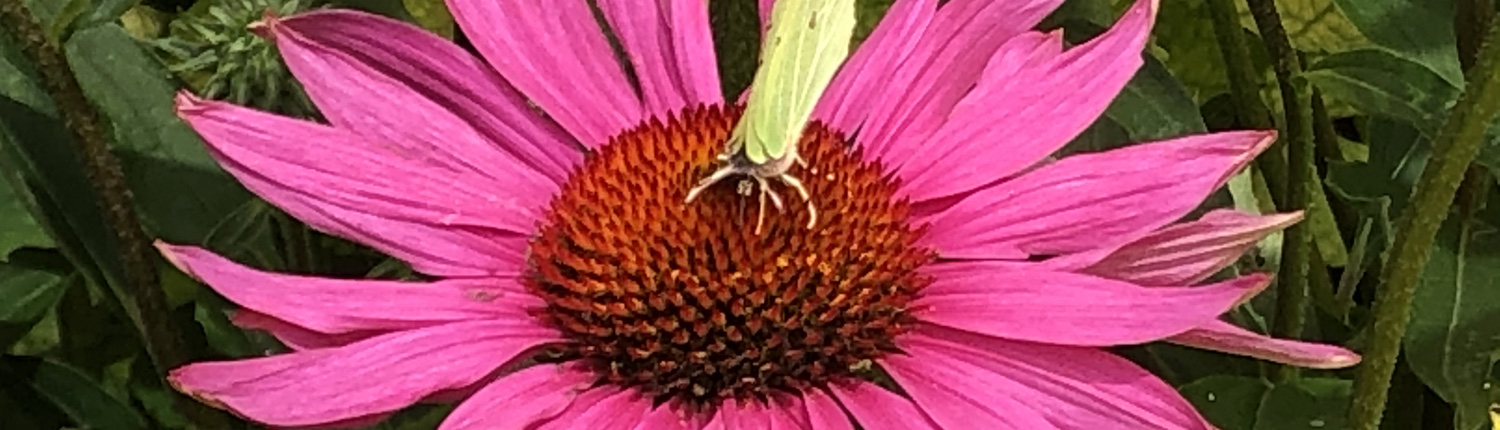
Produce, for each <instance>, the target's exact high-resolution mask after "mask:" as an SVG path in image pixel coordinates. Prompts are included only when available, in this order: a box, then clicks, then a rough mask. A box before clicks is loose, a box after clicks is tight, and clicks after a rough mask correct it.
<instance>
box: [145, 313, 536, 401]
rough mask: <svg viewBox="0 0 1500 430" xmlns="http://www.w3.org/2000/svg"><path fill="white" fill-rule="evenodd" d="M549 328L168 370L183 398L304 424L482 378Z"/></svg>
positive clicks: (403, 340)
mask: <svg viewBox="0 0 1500 430" xmlns="http://www.w3.org/2000/svg"><path fill="white" fill-rule="evenodd" d="M559 336H560V334H559V333H557V332H556V331H554V330H550V329H544V328H538V327H535V326H534V325H530V324H527V325H518V324H515V323H513V322H508V321H466V322H458V323H452V324H446V325H440V326H434V327H427V328H422V329H417V330H408V331H402V332H396V333H391V334H386V335H382V336H378V337H374V338H370V339H367V340H364V341H360V342H358V343H354V344H351V345H348V346H344V347H339V348H333V349H317V350H308V351H301V352H295V353H290V354H282V355H276V356H271V357H265V358H254V359H248V360H238V361H223V362H206V363H195V364H190V365H187V366H183V367H180V368H177V369H176V370H173V371H172V374H171V376H170V377H169V381H170V382H171V383H172V385H173V386H174V387H176V388H177V389H178V390H179V391H182V392H183V393H187V394H189V395H191V396H193V397H195V398H198V399H200V400H202V401H204V402H205V403H208V404H211V405H215V406H219V407H222V408H224V409H227V410H229V411H232V412H234V413H235V414H237V415H240V416H243V417H246V418H248V419H251V420H255V421H257V422H261V423H264V424H268V425H272V426H310V425H318V424H326V423H333V422H338V421H343V420H348V419H353V418H359V417H363V416H367V415H371V414H376V413H382V412H389V411H394V410H397V409H400V408H403V407H406V406H409V405H411V404H413V403H416V402H417V401H419V400H421V399H422V398H423V397H425V396H427V395H428V394H432V393H434V392H437V391H439V390H444V389H451V388H457V387H462V386H465V385H468V384H472V383H474V382H475V381H477V380H479V379H480V378H483V377H484V376H485V375H486V374H488V373H489V372H490V371H491V370H493V369H495V368H497V367H499V366H501V365H504V364H505V363H506V362H507V361H510V360H511V359H512V358H514V357H516V356H517V355H518V354H521V353H522V352H524V351H526V350H528V349H531V348H533V347H536V346H538V345H541V344H544V343H547V342H555V341H558V339H559Z"/></svg>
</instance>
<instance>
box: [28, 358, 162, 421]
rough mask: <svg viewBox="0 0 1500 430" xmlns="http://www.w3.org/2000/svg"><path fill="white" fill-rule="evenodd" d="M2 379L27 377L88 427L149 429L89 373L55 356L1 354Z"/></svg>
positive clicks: (45, 396) (38, 390) (39, 391)
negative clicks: (48, 357)
mask: <svg viewBox="0 0 1500 430" xmlns="http://www.w3.org/2000/svg"><path fill="white" fill-rule="evenodd" d="M0 377H3V378H0V379H9V380H11V381H24V383H25V384H26V385H27V386H29V387H30V388H31V389H32V390H33V391H34V393H35V395H36V396H38V397H39V398H41V399H46V400H47V401H48V402H50V403H51V404H52V405H54V406H56V407H57V408H58V409H60V410H62V411H63V412H64V413H66V414H67V415H68V417H69V418H71V419H72V421H73V422H74V424H75V425H77V426H78V427H82V428H86V429H100V430H137V429H141V430H144V429H146V428H147V427H146V420H145V419H144V418H142V417H141V415H140V414H139V413H136V411H135V410H134V409H132V408H131V407H130V406H129V405H128V404H127V403H126V402H124V401H122V400H121V399H119V398H117V397H115V396H113V395H110V394H109V393H107V392H105V391H104V389H103V387H101V386H100V385H99V383H98V382H97V381H95V380H93V379H92V378H90V377H89V376H88V375H87V374H85V373H83V372H81V371H79V370H78V369H76V368H73V367H72V366H69V365H67V364H63V363H61V362H58V361H55V360H52V359H39V358H32V357H15V356H6V357H4V358H0Z"/></svg>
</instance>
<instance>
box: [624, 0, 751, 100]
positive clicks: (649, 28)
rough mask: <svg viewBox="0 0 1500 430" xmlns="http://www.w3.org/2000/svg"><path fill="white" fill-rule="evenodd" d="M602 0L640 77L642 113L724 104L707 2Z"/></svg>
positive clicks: (691, 0)
mask: <svg viewBox="0 0 1500 430" xmlns="http://www.w3.org/2000/svg"><path fill="white" fill-rule="evenodd" d="M645 3H648V2H642V1H639V0H601V1H600V2H599V10H601V11H603V12H604V17H605V18H606V19H608V20H609V26H610V28H612V29H614V32H615V35H616V36H619V38H620V44H621V45H623V46H624V48H625V52H626V54H628V56H629V57H630V62H631V63H632V64H634V65H635V76H636V78H637V80H638V81H639V82H640V87H641V97H642V98H643V99H644V100H643V102H644V103H645V108H646V114H647V115H654V116H656V117H657V118H666V116H667V115H668V114H675V113H677V112H679V111H681V110H682V108H684V107H688V106H696V105H699V104H723V103H724V95H723V93H722V92H721V90H720V88H719V69H718V67H719V66H718V63H717V61H716V60H715V54H714V41H713V35H712V34H711V32H710V29H709V27H708V2H705V1H699V0H652V1H651V2H649V3H651V4H645Z"/></svg>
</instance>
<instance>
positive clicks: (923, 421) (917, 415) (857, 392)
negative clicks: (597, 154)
mask: <svg viewBox="0 0 1500 430" xmlns="http://www.w3.org/2000/svg"><path fill="white" fill-rule="evenodd" d="M828 391H829V392H831V393H833V395H834V397H838V399H839V403H841V404H843V405H844V410H846V411H849V415H851V416H853V417H854V420H855V421H856V422H858V423H859V427H860V428H862V429H864V430H947V429H952V428H963V427H942V426H939V425H938V424H937V423H935V422H933V420H932V419H931V418H929V417H928V416H927V414H926V413H924V412H922V410H921V409H918V408H917V405H916V404H913V403H912V402H911V400H907V399H906V398H904V397H901V396H899V395H897V394H896V393H892V392H890V391H886V390H885V389H884V388H880V387H879V386H877V385H875V384H872V383H869V382H865V381H853V382H849V383H833V384H828Z"/></svg>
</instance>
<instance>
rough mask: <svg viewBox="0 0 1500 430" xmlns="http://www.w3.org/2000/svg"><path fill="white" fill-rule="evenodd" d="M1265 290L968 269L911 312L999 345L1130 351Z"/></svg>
mask: <svg viewBox="0 0 1500 430" xmlns="http://www.w3.org/2000/svg"><path fill="white" fill-rule="evenodd" d="M944 264H955V265H965V264H968V263H963V262H950V263H944ZM976 267H978V266H976ZM1268 283H1270V277H1269V276H1266V275H1263V274H1254V275H1248V276H1243V277H1240V278H1236V279H1233V280H1230V281H1225V282H1222V283H1218V284H1211V285H1204V286H1199V287H1158V288H1151V287H1142V286H1139V285H1135V284H1131V283H1128V282H1123V281H1116V280H1111V279H1105V278H1097V277H1093V276H1089V275H1082V274H1077V273H1068V272H1046V271H1041V270H1010V271H1005V270H985V269H983V268H976V269H975V270H972V271H970V272H968V273H966V274H963V275H957V276H945V277H941V278H937V279H936V280H935V281H934V282H933V283H932V285H929V286H927V287H926V288H924V289H923V290H922V291H921V293H919V294H920V295H919V296H918V297H917V298H916V300H913V301H912V303H911V309H912V310H913V312H914V315H915V316H916V317H917V318H918V319H921V320H922V321H927V322H930V323H934V324H939V325H943V326H947V327H952V328H957V329H961V330H967V331H971V332H974V333H980V334H985V335H990V336H995V337H1001V338H1006V339H1014V340H1025V341H1032V342H1043V343H1051V344H1060V345H1080V346H1114V345H1131V344H1140V343H1146V342H1151V341H1154V340H1160V339H1163V338H1166V337H1168V336H1172V335H1176V334H1180V333H1182V332H1185V331H1188V330H1189V329H1192V328H1194V327H1197V326H1199V325H1202V324H1206V323H1208V322H1210V321H1214V319H1215V318H1217V317H1218V316H1219V315H1221V314H1223V313H1224V312H1226V311H1228V310H1229V309H1230V308H1233V307H1234V306H1235V305H1237V304H1239V303H1240V302H1241V301H1242V300H1246V299H1248V298H1249V297H1252V296H1254V295H1255V294H1256V293H1259V292H1260V290H1261V289H1264V288H1265V287H1266V285H1267V284H1268Z"/></svg>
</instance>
